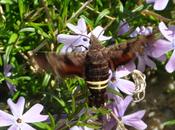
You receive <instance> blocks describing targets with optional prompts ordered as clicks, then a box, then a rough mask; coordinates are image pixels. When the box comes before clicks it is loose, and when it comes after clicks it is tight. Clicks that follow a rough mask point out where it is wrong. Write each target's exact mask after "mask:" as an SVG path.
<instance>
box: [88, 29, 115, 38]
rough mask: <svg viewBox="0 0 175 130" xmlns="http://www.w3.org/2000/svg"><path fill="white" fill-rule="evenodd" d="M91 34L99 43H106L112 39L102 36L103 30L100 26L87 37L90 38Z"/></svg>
mask: <svg viewBox="0 0 175 130" xmlns="http://www.w3.org/2000/svg"><path fill="white" fill-rule="evenodd" d="M92 34H93V35H94V36H95V37H97V38H98V40H99V41H106V40H109V39H111V38H112V37H107V36H103V34H104V30H103V28H102V27H101V26H97V27H96V28H95V29H94V30H92V32H90V33H89V34H88V36H89V37H90V36H91V35H92Z"/></svg>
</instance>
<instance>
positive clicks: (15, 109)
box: [7, 97, 25, 118]
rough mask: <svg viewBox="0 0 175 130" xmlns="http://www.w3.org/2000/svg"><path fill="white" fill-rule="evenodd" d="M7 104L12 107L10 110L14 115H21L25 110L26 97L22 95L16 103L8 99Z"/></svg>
mask: <svg viewBox="0 0 175 130" xmlns="http://www.w3.org/2000/svg"><path fill="white" fill-rule="evenodd" d="M7 104H8V105H9V107H10V110H11V112H12V114H13V115H14V117H17V118H18V117H21V116H22V114H23V111H24V104H25V99H24V97H20V98H19V99H18V101H17V103H16V104H15V103H14V102H13V101H12V100H11V99H8V100H7Z"/></svg>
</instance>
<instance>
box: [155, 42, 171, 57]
mask: <svg viewBox="0 0 175 130" xmlns="http://www.w3.org/2000/svg"><path fill="white" fill-rule="evenodd" d="M153 46H154V47H153V50H152V56H153V57H155V58H158V57H160V56H162V55H164V54H165V53H167V52H168V51H171V50H172V49H173V46H172V43H171V42H169V41H166V40H162V39H159V40H157V41H156V42H155V43H154V44H153Z"/></svg>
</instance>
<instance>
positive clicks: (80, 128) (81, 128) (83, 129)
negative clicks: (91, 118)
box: [70, 126, 94, 130]
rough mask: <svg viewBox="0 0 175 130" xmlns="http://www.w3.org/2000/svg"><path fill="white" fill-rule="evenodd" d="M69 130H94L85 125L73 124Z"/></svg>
mask: <svg viewBox="0 0 175 130" xmlns="http://www.w3.org/2000/svg"><path fill="white" fill-rule="evenodd" d="M70 130H94V129H92V128H89V127H86V126H73V127H72V128H70Z"/></svg>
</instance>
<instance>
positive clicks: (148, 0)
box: [146, 0, 155, 3]
mask: <svg viewBox="0 0 175 130" xmlns="http://www.w3.org/2000/svg"><path fill="white" fill-rule="evenodd" d="M154 2H155V0H146V3H154Z"/></svg>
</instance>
